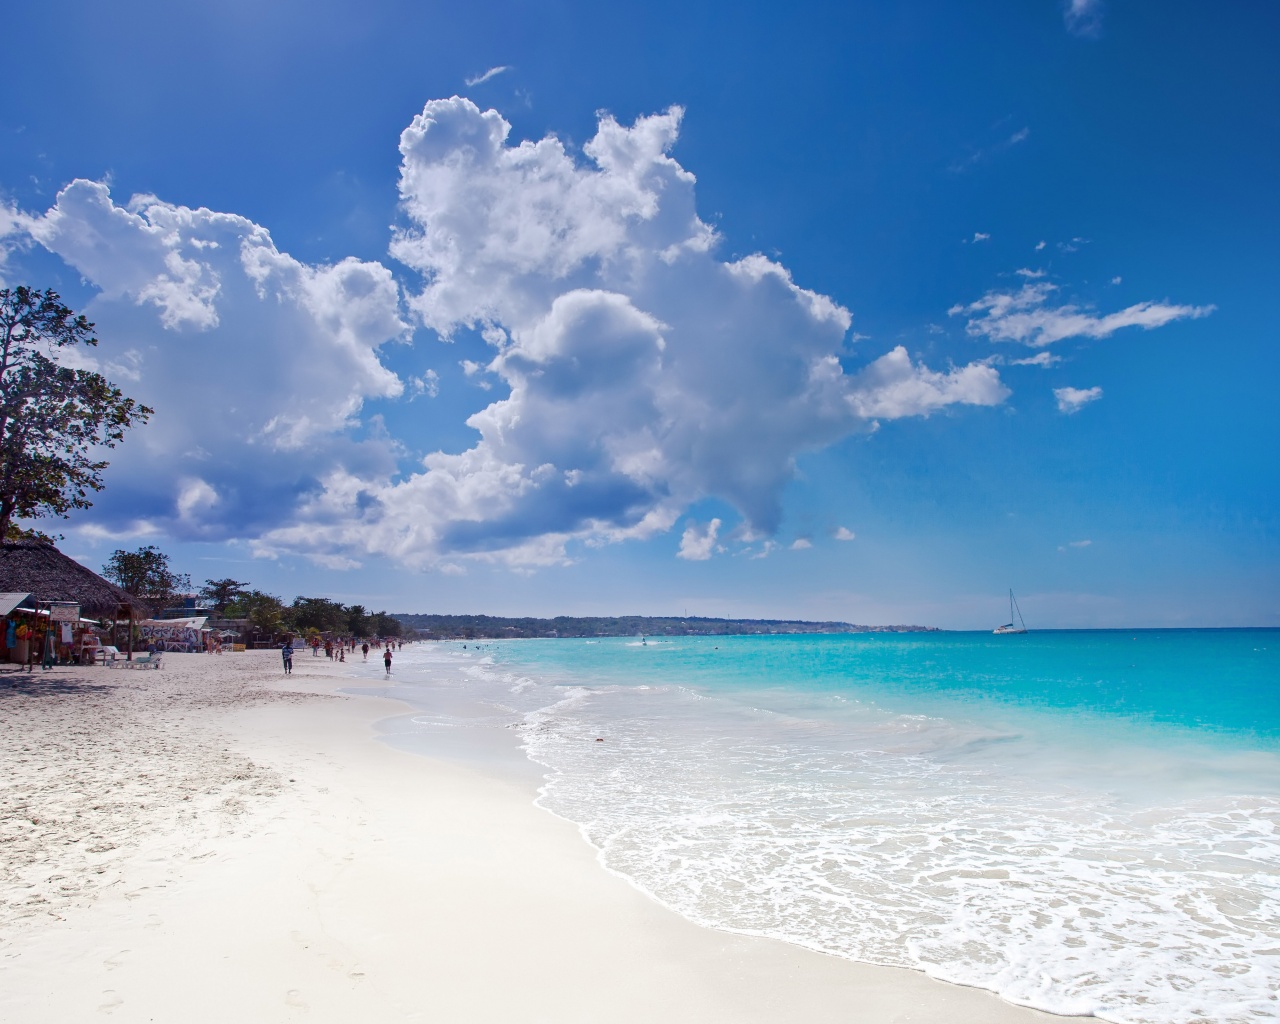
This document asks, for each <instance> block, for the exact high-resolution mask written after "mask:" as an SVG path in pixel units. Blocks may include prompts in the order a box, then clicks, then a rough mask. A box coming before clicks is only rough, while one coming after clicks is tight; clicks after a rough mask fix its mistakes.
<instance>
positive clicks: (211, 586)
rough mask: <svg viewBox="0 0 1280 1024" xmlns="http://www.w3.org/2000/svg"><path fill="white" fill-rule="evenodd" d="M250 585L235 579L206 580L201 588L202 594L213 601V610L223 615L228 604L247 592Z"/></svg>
mask: <svg viewBox="0 0 1280 1024" xmlns="http://www.w3.org/2000/svg"><path fill="white" fill-rule="evenodd" d="M248 586H249V584H247V583H242V582H241V581H240V580H233V579H225V580H205V581H204V586H203V587H201V588H200V596H201V597H203V598H204V599H205V600H206V601H209V602H211V604H212V607H213V610H214V611H215V612H217V613H218V614H219V615H221V614H222V613H223V612H225V611H226V610H227V605H229V604H234V603H235V602H236V601H237V600H238V599H239V597H240V595H242V594H244V593H245V592H246V588H247V587H248Z"/></svg>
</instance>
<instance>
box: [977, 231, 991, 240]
mask: <svg viewBox="0 0 1280 1024" xmlns="http://www.w3.org/2000/svg"><path fill="white" fill-rule="evenodd" d="M973 240H974V241H975V242H989V241H991V235H989V234H988V233H987V232H985V231H975V232H974V233H973Z"/></svg>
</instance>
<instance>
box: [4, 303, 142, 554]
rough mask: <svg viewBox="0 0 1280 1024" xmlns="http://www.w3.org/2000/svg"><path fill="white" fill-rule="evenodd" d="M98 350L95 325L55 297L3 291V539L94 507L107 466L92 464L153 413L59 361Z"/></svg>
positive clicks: (94, 377) (98, 379) (95, 375)
mask: <svg viewBox="0 0 1280 1024" xmlns="http://www.w3.org/2000/svg"><path fill="white" fill-rule="evenodd" d="M97 344H98V339H97V338H95V337H94V335H93V324H91V323H90V322H89V321H88V320H86V319H85V318H84V316H83V315H80V316H77V315H76V313H75V312H74V311H73V310H71V309H70V308H68V307H67V306H64V305H63V304H62V301H61V299H60V297H59V295H58V293H57V292H55V291H53V290H51V289H49V290H45V291H36V290H33V289H31V288H27V287H25V286H21V285H20V286H19V287H17V288H12V289H10V288H4V289H0V537H8V536H9V531H10V528H11V527H12V525H13V521H14V520H15V519H35V518H40V517H42V516H49V515H53V516H60V517H62V518H64V519H65V518H66V517H67V516H68V515H69V514H70V512H71V510H72V509H77V508H88V507H89V506H90V505H92V504H93V502H92V501H90V500H89V494H90V492H92V491H100V490H102V486H103V484H102V471H103V470H104V469H106V468H107V465H108V464H107V462H106V461H105V460H103V459H98V458H94V455H96V454H98V453H99V452H100V450H101V449H102V448H114V447H115V446H116V445H117V444H118V443H119V442H120V441H121V440H122V439H123V438H124V434H125V431H126V430H128V429H129V428H130V427H132V426H134V425H135V424H138V423H145V422H147V420H148V419H149V418H150V416H151V414H152V413H153V412H154V411H155V410H153V409H149V408H147V406H145V405H138V404H137V403H136V402H135V401H134V400H133V399H132V398H126V397H125V396H124V393H123V392H121V390H120V389H119V388H117V387H116V386H115V385H114V384H112V383H111V382H110V381H109V380H107V378H106V377H104V376H103V375H102V374H100V373H97V372H95V371H93V370H86V369H75V368H73V367H71V366H68V365H65V363H64V362H63V361H60V360H59V359H58V354H59V352H61V351H62V350H66V349H70V348H72V347H74V346H76V345H88V346H96V345H97Z"/></svg>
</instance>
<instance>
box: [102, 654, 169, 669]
mask: <svg viewBox="0 0 1280 1024" xmlns="http://www.w3.org/2000/svg"><path fill="white" fill-rule="evenodd" d="M163 654H164V652H163V651H156V652H155V654H149V653H147V652H146V651H143V652H142V653H141V654H138V653H135V654H134V656H133V660H132V661H116V662H113V667H115V668H159V667H160V659H161V657H163Z"/></svg>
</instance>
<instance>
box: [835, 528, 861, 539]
mask: <svg viewBox="0 0 1280 1024" xmlns="http://www.w3.org/2000/svg"><path fill="white" fill-rule="evenodd" d="M832 536H833V537H835V539H836V540H856V539H857V536H858V535H857V534H856V533H854V532H853V531H852V530H850V529H849V528H848V527H847V526H838V527H836V532H835V533H834V534H832Z"/></svg>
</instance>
